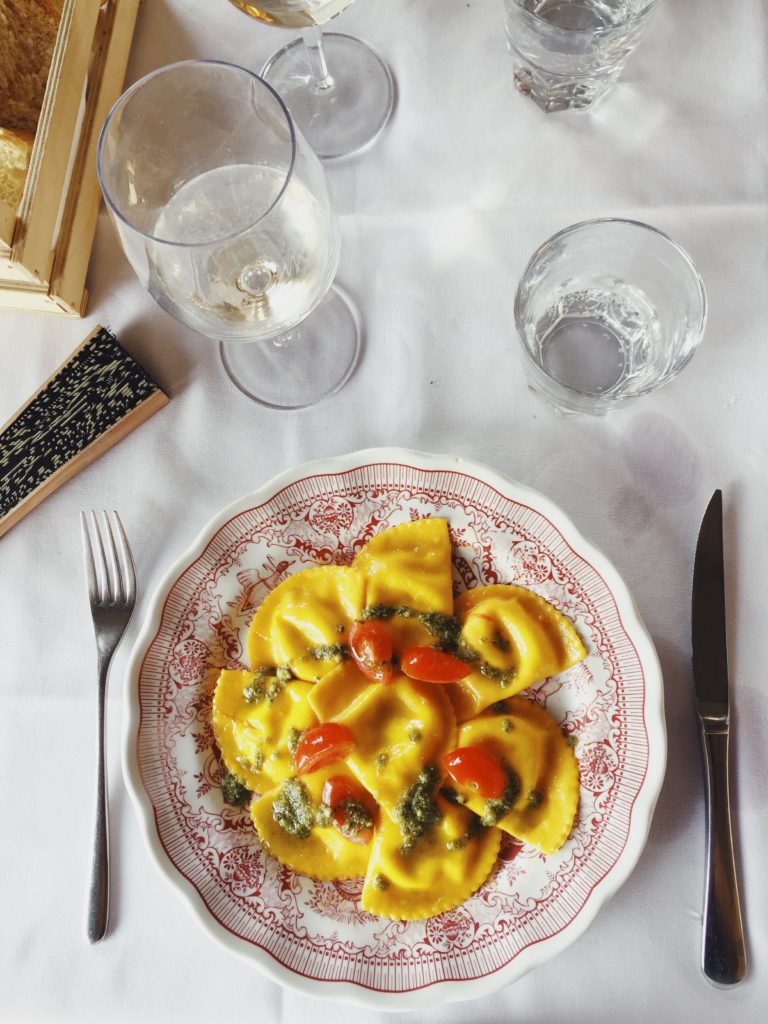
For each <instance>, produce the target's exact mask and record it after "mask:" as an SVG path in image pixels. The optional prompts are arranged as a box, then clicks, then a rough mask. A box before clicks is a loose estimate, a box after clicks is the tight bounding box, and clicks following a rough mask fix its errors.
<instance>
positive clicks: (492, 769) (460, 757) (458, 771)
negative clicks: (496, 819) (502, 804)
mask: <svg viewBox="0 0 768 1024" xmlns="http://www.w3.org/2000/svg"><path fill="white" fill-rule="evenodd" d="M443 767H444V768H445V769H446V771H447V772H448V774H449V775H450V776H451V778H452V779H453V781H454V782H457V783H458V784H459V785H460V786H467V787H468V788H469V789H473V790H474V791H475V792H476V793H478V794H479V795H480V796H482V797H485V799H486V800H498V798H499V797H500V796H501V795H502V794H503V792H504V790H505V789H506V787H507V775H506V772H505V771H504V769H503V768H502V766H501V762H500V761H497V759H496V758H495V757H493V755H492V754H489V753H488V751H486V750H482V749H481V748H480V747H457V748H456V750H452V751H451V752H450V754H446V755H445V756H444V757H443Z"/></svg>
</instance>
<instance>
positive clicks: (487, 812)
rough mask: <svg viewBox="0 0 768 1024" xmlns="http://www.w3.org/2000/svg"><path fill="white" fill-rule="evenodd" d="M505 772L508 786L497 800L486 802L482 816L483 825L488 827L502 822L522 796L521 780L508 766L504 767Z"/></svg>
mask: <svg viewBox="0 0 768 1024" xmlns="http://www.w3.org/2000/svg"><path fill="white" fill-rule="evenodd" d="M504 771H505V772H506V775H507V784H506V786H505V787H504V792H503V793H502V794H501V796H500V797H498V798H497V799H496V800H486V801H485V808H484V809H483V813H482V814H481V816H480V821H481V823H482V824H483V825H486V826H487V827H490V826H492V825H496V824H497V823H498V822H500V821H501V819H502V818H503V817H504V815H505V814H507V812H508V811H509V810H510V809H511V808H512V804H514V802H515V800H517V798H518V796H519V795H520V780H519V779H518V777H517V775H515V773H514V772H513V771H512V769H511V768H510V767H509V766H508V765H504Z"/></svg>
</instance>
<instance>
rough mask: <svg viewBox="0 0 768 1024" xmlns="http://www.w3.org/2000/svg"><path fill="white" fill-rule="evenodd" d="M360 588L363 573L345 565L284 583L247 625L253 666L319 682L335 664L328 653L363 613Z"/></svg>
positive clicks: (298, 575)
mask: <svg viewBox="0 0 768 1024" xmlns="http://www.w3.org/2000/svg"><path fill="white" fill-rule="evenodd" d="M364 586H365V580H364V577H363V575H362V573H360V572H358V571H357V570H356V569H351V568H348V567H345V566H330V565H329V566H316V567H315V568H313V569H304V570H303V571H302V572H297V573H296V574H295V575H293V576H289V577H288V579H287V580H283V582H282V583H280V584H279V585H278V586H277V587H275V589H274V590H273V591H271V592H270V593H269V594H267V596H266V597H265V598H264V600H263V601H262V603H261V604H260V605H259V607H258V609H257V611H256V614H255V615H254V617H253V620H252V622H251V626H250V630H249V633H248V656H249V658H250V661H251V665H289V666H290V669H291V671H292V673H293V674H294V675H295V676H297V677H298V678H299V679H305V680H308V681H310V682H314V681H316V680H317V679H321V678H322V677H323V676H324V675H326V673H328V672H330V671H331V670H332V669H334V668H335V667H336V665H337V664H338V662H339V657H338V656H336V655H333V654H332V652H333V651H334V649H338V647H339V645H340V644H343V643H344V642H345V639H346V637H347V636H348V635H349V628H350V626H351V625H352V623H353V622H354V620H355V619H359V618H360V616H361V615H362V611H363V595H364Z"/></svg>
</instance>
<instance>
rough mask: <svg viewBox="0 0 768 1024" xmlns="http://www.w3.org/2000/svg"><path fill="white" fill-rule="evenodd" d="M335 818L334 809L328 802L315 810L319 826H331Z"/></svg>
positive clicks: (316, 821)
mask: <svg viewBox="0 0 768 1024" xmlns="http://www.w3.org/2000/svg"><path fill="white" fill-rule="evenodd" d="M332 819H333V811H332V810H331V808H330V807H329V806H328V804H320V805H319V806H318V808H317V810H316V811H315V824H316V825H317V826H318V828H329V827H330V825H331V821H332Z"/></svg>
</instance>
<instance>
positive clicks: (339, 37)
mask: <svg viewBox="0 0 768 1024" xmlns="http://www.w3.org/2000/svg"><path fill="white" fill-rule="evenodd" d="M230 2H231V3H233V4H234V5H235V7H238V8H239V9H240V10H241V11H245V13H246V14H248V15H250V16H251V17H252V18H257V19H258V20H259V21H263V22H265V23H266V24H268V25H277V26H280V27H283V28H300V29H303V37H300V38H298V39H294V40H292V41H291V42H290V43H288V45H287V46H284V47H283V48H282V49H281V50H278V52H277V53H276V54H275V55H274V56H273V57H271V58H270V59H269V60H268V61H267V63H266V64H265V65H264V68H263V69H262V71H261V77H262V78H263V79H264V80H265V81H267V82H269V84H270V85H271V86H272V87H273V88H274V89H275V90H276V91H277V92H278V93H280V95H281V96H282V98H283V99H284V100H285V103H286V105H287V107H288V109H289V110H290V112H291V116H292V117H293V119H294V121H295V123H296V124H297V125H298V127H299V128H300V129H301V131H302V133H303V134H304V136H305V137H306V139H307V141H308V142H309V144H310V145H311V146H312V148H313V149H314V151H315V152H316V153H317V155H318V156H319V157H322V159H324V160H330V159H333V158H334V157H340V156H348V155H349V154H350V153H356V152H357V151H358V150H361V149H363V148H364V147H365V146H367V145H368V144H369V143H371V142H373V140H374V139H375V138H376V137H377V136H378V134H379V132H380V131H381V130H382V128H383V127H384V125H385V124H386V123H387V121H388V120H389V117H390V114H391V113H392V108H393V106H394V97H395V86H394V82H393V79H392V73H391V71H390V70H389V68H388V67H387V65H386V64H385V63H384V61H383V60H382V59H381V57H379V55H378V54H377V53H376V52H375V51H374V50H373V49H372V48H371V47H370V46H369V45H368V44H367V43H364V42H362V41H361V40H360V39H355V38H354V37H352V36H348V35H343V34H341V33H339V32H329V33H326V34H323V32H322V30H321V28H320V26H321V25H324V24H325V23H326V22H328V21H330V20H331V18H334V17H336V15H337V14H340V13H341V11H343V10H344V9H345V8H346V7H349V5H350V4H351V3H352V0H230Z"/></svg>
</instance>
